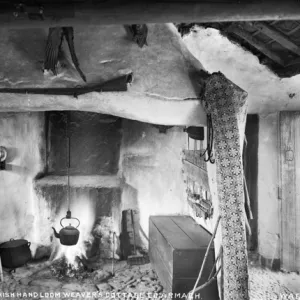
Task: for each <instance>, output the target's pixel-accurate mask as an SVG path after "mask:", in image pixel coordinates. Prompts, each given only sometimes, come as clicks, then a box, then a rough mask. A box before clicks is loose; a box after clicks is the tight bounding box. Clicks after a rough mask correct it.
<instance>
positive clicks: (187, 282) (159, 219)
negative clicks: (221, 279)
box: [149, 216, 219, 300]
mask: <svg viewBox="0 0 300 300" xmlns="http://www.w3.org/2000/svg"><path fill="white" fill-rule="evenodd" d="M149 222H150V224H149V256H150V261H151V264H152V266H153V268H154V270H155V271H156V273H157V275H158V277H159V279H160V281H161V283H162V284H163V286H164V289H165V291H166V292H167V293H185V294H187V293H188V292H190V291H191V290H192V289H193V287H194V284H195V282H196V279H197V277H198V274H199V271H200V268H201V264H202V261H203V259H204V255H205V252H206V249H207V246H208V244H209V241H210V239H211V234H210V233H209V232H207V231H206V230H205V229H204V228H203V227H201V226H200V225H199V224H197V223H196V222H195V221H194V220H193V219H192V218H191V217H190V216H152V217H150V219H149ZM214 261H215V254H214V248H213V245H212V247H211V249H210V252H209V255H208V258H207V261H206V263H205V267H204V270H203V273H202V279H201V280H200V282H199V284H198V286H199V285H202V284H203V283H205V282H206V281H207V279H208V277H209V274H210V272H211V270H212V267H213V264H214ZM197 299H203V300H217V299H219V297H218V288H217V282H216V281H214V282H213V283H211V284H210V285H209V286H207V287H206V288H204V289H203V290H201V298H197Z"/></svg>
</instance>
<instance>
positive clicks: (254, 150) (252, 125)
mask: <svg viewBox="0 0 300 300" xmlns="http://www.w3.org/2000/svg"><path fill="white" fill-rule="evenodd" d="M258 124H259V118H258V115H248V116H247V122H246V128H245V136H246V141H247V142H246V143H245V145H244V153H243V158H244V159H243V160H244V172H245V178H246V183H247V187H248V192H249V198H250V205H251V210H252V214H253V219H252V220H250V221H249V223H250V227H251V231H252V235H251V236H248V237H247V242H248V243H247V244H248V250H250V251H256V250H257V227H258V208H257V206H258V205H257V173H258V133H259V126H258Z"/></svg>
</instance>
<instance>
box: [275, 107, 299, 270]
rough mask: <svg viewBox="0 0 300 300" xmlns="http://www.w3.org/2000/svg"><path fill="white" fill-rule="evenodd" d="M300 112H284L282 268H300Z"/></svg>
mask: <svg viewBox="0 0 300 300" xmlns="http://www.w3.org/2000/svg"><path fill="white" fill-rule="evenodd" d="M299 126H300V113H298V112H281V114H280V136H281V138H280V139H281V141H280V142H281V143H280V144H281V147H280V148H281V149H280V155H281V158H280V161H281V184H282V200H281V202H282V203H281V234H280V236H281V256H282V257H281V260H282V268H283V269H285V270H287V271H299V270H300V263H299V254H298V253H299V246H300V245H299V235H300V224H299V221H298V220H299V216H300V212H299V204H297V202H299V201H300V187H297V185H298V184H297V182H298V180H300V154H299V153H298V152H299V150H300V146H299V143H300V130H299Z"/></svg>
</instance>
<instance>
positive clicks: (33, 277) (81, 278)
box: [0, 261, 163, 300]
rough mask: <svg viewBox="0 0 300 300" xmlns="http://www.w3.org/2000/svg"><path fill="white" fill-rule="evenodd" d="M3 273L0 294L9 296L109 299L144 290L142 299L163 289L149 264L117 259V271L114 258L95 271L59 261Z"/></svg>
mask: <svg viewBox="0 0 300 300" xmlns="http://www.w3.org/2000/svg"><path fill="white" fill-rule="evenodd" d="M67 269H68V270H67ZM63 270H64V271H63ZM80 273H81V275H80ZM4 275H5V276H4V277H5V278H4V283H0V298H6V299H16V298H26V299H35V300H37V299H42V300H48V299H52V300H54V299H62V298H63V299H66V300H67V299H73V300H74V299H99V300H100V299H106V300H107V299H111V298H114V299H125V294H126V299H137V298H136V296H137V295H142V294H143V297H144V298H143V299H147V298H148V299H151V298H150V297H147V295H150V294H151V295H153V294H154V293H155V294H157V295H158V294H162V293H163V287H162V285H161V284H160V282H159V280H158V278H157V276H156V274H155V272H154V271H153V270H152V268H151V265H150V264H145V265H140V266H129V265H127V263H126V261H117V262H115V263H114V275H113V274H112V262H111V261H106V262H104V263H103V264H102V267H101V269H99V270H96V271H93V272H86V270H81V272H79V271H78V270H77V271H75V270H74V269H73V268H67V266H66V265H64V264H63V262H60V263H58V262H57V261H54V262H43V263H40V264H38V263H29V264H28V265H27V266H24V267H21V268H18V269H16V272H15V273H8V272H4ZM1 293H4V294H2V295H1ZM11 293H14V294H13V295H12V294H11ZM128 297H130V298H128Z"/></svg>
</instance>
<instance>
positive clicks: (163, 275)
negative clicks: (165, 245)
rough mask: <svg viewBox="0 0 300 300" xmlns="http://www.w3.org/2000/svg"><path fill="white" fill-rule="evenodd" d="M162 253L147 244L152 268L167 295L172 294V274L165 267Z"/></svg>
mask: <svg viewBox="0 0 300 300" xmlns="http://www.w3.org/2000/svg"><path fill="white" fill-rule="evenodd" d="M161 254H162V252H161V251H159V250H158V248H157V247H155V244H153V243H151V241H150V244H149V258H150V262H151V264H152V267H153V268H154V270H155V272H156V273H157V275H158V277H159V280H160V282H161V283H162V285H163V287H164V289H165V291H166V292H167V293H170V292H172V281H173V274H172V273H170V272H169V269H168V267H167V265H166V261H165V260H164V258H163V257H162V256H161Z"/></svg>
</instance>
